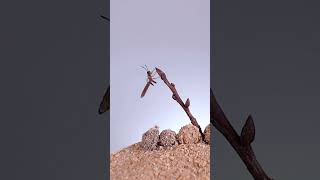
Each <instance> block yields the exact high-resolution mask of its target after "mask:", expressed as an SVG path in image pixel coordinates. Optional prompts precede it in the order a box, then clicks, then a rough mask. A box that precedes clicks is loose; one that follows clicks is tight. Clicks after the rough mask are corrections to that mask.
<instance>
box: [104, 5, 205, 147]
mask: <svg viewBox="0 0 320 180" xmlns="http://www.w3.org/2000/svg"><path fill="white" fill-rule="evenodd" d="M110 6H111V9H110V10H111V11H110V13H111V15H110V16H111V19H112V21H111V24H110V33H111V34H110V36H111V37H110V58H111V62H110V63H111V64H110V67H111V75H110V78H111V79H110V81H111V94H112V96H111V104H112V105H111V111H110V116H111V117H110V118H111V123H110V149H111V152H114V151H116V150H120V149H121V148H124V147H126V146H129V145H131V144H133V143H136V142H139V141H140V140H141V137H142V134H143V133H144V132H145V131H147V130H148V129H149V128H151V127H153V126H154V125H158V126H160V130H163V129H168V128H170V129H172V130H174V131H176V132H178V131H179V129H180V128H181V127H182V126H183V125H186V124H189V123H190V120H189V118H188V116H187V115H186V114H185V112H184V111H183V109H182V108H181V107H180V105H179V104H178V103H177V102H175V101H174V100H173V99H172V98H171V95H172V93H171V91H170V89H169V88H168V87H167V86H166V85H165V84H164V83H163V81H162V80H161V79H157V82H158V83H157V84H156V85H155V86H154V87H153V86H151V87H150V88H149V90H148V92H147V94H146V96H145V97H144V98H140V94H141V91H142V89H143V87H144V86H145V84H146V71H145V70H144V69H142V68H141V67H140V66H142V65H144V64H146V65H147V66H148V67H149V68H150V69H152V68H153V67H155V66H157V67H159V68H161V69H162V70H163V71H164V72H165V73H166V74H167V78H168V79H169V81H170V82H173V83H175V84H176V88H177V90H178V92H179V94H180V96H181V98H182V99H183V100H184V101H185V100H186V99H187V98H190V101H191V105H190V110H191V112H192V113H193V115H194V116H195V117H196V118H197V120H198V123H199V124H200V126H201V127H202V128H205V126H206V125H207V124H209V112H210V111H209V106H210V105H209V87H210V79H209V76H210V17H209V16H210V1H209V0H202V1H197V0H176V1H171V0H162V1H150V0H136V1H127V0H111V4H110Z"/></svg>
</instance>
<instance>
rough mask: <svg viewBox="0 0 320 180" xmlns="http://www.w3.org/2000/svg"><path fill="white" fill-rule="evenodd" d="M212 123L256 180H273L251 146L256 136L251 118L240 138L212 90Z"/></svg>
mask: <svg viewBox="0 0 320 180" xmlns="http://www.w3.org/2000/svg"><path fill="white" fill-rule="evenodd" d="M210 121H211V123H212V124H213V125H214V126H215V127H216V129H217V130H218V131H220V132H221V133H222V134H223V136H224V137H225V138H226V139H227V140H228V142H229V143H230V144H231V146H232V147H233V148H234V150H235V151H236V152H237V153H238V155H239V156H240V158H241V159H242V161H243V162H244V164H245V165H246V167H247V169H248V171H249V172H250V173H251V175H252V176H253V178H254V179H255V180H272V179H271V178H270V177H268V175H267V174H266V173H265V172H264V170H263V169H262V167H261V166H260V164H259V162H258V161H257V159H256V156H255V154H254V152H253V150H252V147H251V145H250V144H251V143H252V141H253V140H254V136H255V128H254V123H253V119H252V117H251V116H249V117H248V119H247V121H246V123H245V125H244V127H243V129H242V132H241V137H240V136H239V135H238V133H237V132H236V131H235V129H234V128H233V127H232V125H231V124H230V122H229V120H228V119H227V117H226V115H225V114H224V112H223V111H222V109H221V107H220V106H219V104H218V102H217V100H216V98H215V96H214V94H213V92H212V90H210Z"/></svg>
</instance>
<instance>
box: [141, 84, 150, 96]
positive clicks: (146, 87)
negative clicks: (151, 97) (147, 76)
mask: <svg viewBox="0 0 320 180" xmlns="http://www.w3.org/2000/svg"><path fill="white" fill-rule="evenodd" d="M149 86H150V83H149V82H148V83H147V84H146V85H145V86H144V88H143V91H142V93H141V98H142V97H143V96H144V95H145V94H146V92H147V90H148V88H149Z"/></svg>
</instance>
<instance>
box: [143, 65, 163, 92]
mask: <svg viewBox="0 0 320 180" xmlns="http://www.w3.org/2000/svg"><path fill="white" fill-rule="evenodd" d="M141 67H142V68H143V69H145V70H146V71H147V84H146V85H145V86H144V88H143V90H142V93H141V98H142V97H143V96H144V95H145V94H146V92H147V90H148V88H149V86H150V84H151V85H152V86H154V84H153V83H157V82H156V81H155V79H157V78H159V77H154V76H155V75H156V74H154V72H155V71H154V70H155V69H153V70H152V71H150V70H149V69H148V67H147V65H145V66H141Z"/></svg>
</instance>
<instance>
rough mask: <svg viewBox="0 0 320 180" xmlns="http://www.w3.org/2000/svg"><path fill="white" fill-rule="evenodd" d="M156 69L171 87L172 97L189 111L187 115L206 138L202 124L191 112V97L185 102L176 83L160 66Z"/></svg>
mask: <svg viewBox="0 0 320 180" xmlns="http://www.w3.org/2000/svg"><path fill="white" fill-rule="evenodd" d="M156 71H157V73H158V74H159V76H160V78H161V79H162V80H163V82H164V83H165V84H166V85H167V86H168V87H169V88H170V90H171V92H172V99H174V100H175V101H177V102H178V103H179V104H180V106H181V107H182V108H183V110H184V111H185V112H186V113H187V115H188V117H189V119H190V121H191V123H192V124H193V125H194V126H196V127H198V128H199V132H200V134H201V136H202V139H204V134H203V132H202V130H201V127H200V125H199V124H198V122H197V120H196V118H195V117H193V115H192V114H191V112H190V109H189V106H190V100H189V98H188V99H187V100H186V102H185V103H184V102H183V101H182V99H181V98H180V96H179V94H178V92H177V90H176V87H175V85H174V84H173V83H170V82H169V80H168V79H167V77H166V74H165V73H164V72H163V71H161V70H160V69H159V68H156Z"/></svg>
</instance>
